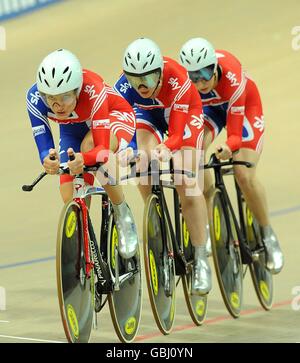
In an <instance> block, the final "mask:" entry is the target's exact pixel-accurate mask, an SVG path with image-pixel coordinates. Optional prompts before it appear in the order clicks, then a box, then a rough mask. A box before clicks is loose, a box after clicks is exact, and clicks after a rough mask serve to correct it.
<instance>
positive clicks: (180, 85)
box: [114, 57, 204, 150]
mask: <svg viewBox="0 0 300 363" xmlns="http://www.w3.org/2000/svg"><path fill="white" fill-rule="evenodd" d="M163 59H164V68H163V72H162V85H161V89H160V91H159V93H158V95H157V96H156V97H155V98H143V97H141V96H140V95H139V94H138V92H137V91H136V90H135V89H134V88H133V87H131V85H130V84H129V82H128V80H127V78H126V75H125V74H122V75H121V76H120V78H119V80H118V81H117V82H116V84H115V86H114V88H115V90H116V91H117V92H118V93H119V94H120V95H121V96H123V97H124V98H125V99H126V100H127V101H128V102H129V103H130V104H131V105H132V106H133V107H134V110H135V112H136V115H137V129H139V128H144V129H147V130H148V131H150V132H152V133H153V134H155V132H156V131H155V130H154V129H156V130H158V131H161V130H162V129H166V130H168V139H167V141H166V142H165V144H166V146H167V147H168V148H169V149H170V150H175V149H180V148H181V147H182V146H183V145H189V146H194V147H196V146H199V137H198V136H199V133H200V131H202V130H203V122H204V119H203V115H202V103H201V98H200V97H199V94H198V92H197V89H196V88H195V86H194V85H193V84H192V83H191V81H190V79H189V77H188V74H187V71H186V69H185V68H184V67H182V66H181V65H180V64H179V63H177V62H176V61H175V60H173V59H170V58H168V57H164V58H163ZM186 127H189V134H188V135H189V136H188V137H186V138H185V139H184V131H185V129H186ZM186 135H187V134H186ZM158 141H159V140H158Z"/></svg>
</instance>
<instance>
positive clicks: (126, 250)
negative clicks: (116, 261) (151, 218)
mask: <svg viewBox="0 0 300 363" xmlns="http://www.w3.org/2000/svg"><path fill="white" fill-rule="evenodd" d="M134 132H135V117H134V114H133V113H132V112H131V109H128V110H124V112H122V111H118V112H117V111H116V112H114V111H113V112H111V113H110V151H111V153H110V157H109V160H108V162H107V163H106V164H105V168H106V170H107V171H108V174H109V175H111V176H113V177H114V178H116V179H117V174H118V158H117V157H116V154H117V153H118V152H120V151H122V150H123V149H125V148H126V147H127V146H128V144H129V143H130V141H131V139H132V138H133V135H134ZM93 148H94V141H93V137H92V132H91V131H90V132H89V133H88V134H87V135H86V137H85V138H84V140H83V142H82V144H81V151H83V152H87V151H90V150H91V149H93ZM97 176H98V179H99V181H100V183H101V184H102V186H103V188H104V189H105V191H106V193H107V195H108V197H109V199H110V201H111V202H112V206H113V209H114V219H115V223H116V227H117V230H118V237H119V245H118V248H119V252H120V254H121V256H122V257H124V258H130V257H132V256H133V255H134V254H135V253H136V249H137V246H138V234H137V229H136V225H135V222H134V218H133V215H132V213H131V210H130V208H129V207H128V205H127V203H126V200H125V195H124V193H123V188H122V186H121V185H118V184H117V185H110V184H109V182H108V179H107V178H105V177H104V176H103V175H102V174H101V173H99V174H98V175H97Z"/></svg>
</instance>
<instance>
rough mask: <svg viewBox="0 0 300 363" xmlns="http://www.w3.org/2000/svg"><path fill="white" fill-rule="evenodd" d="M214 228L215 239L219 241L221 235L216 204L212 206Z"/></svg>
mask: <svg viewBox="0 0 300 363" xmlns="http://www.w3.org/2000/svg"><path fill="white" fill-rule="evenodd" d="M214 230H215V237H216V240H217V241H219V240H220V237H221V220H220V212H219V208H218V207H217V206H215V207H214Z"/></svg>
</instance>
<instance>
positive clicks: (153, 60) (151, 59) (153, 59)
mask: <svg viewBox="0 0 300 363" xmlns="http://www.w3.org/2000/svg"><path fill="white" fill-rule="evenodd" d="M154 58H155V54H153V57H152V59H151V61H150V64H152V63H153V61H154Z"/></svg>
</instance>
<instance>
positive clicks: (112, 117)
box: [27, 70, 135, 165]
mask: <svg viewBox="0 0 300 363" xmlns="http://www.w3.org/2000/svg"><path fill="white" fill-rule="evenodd" d="M27 110H28V114H29V118H30V121H31V125H32V131H33V136H34V138H35V142H36V145H37V148H38V151H39V156H40V160H41V162H42V163H43V160H44V158H45V157H46V156H47V155H48V154H49V149H51V148H54V147H55V146H54V140H53V136H52V132H51V128H50V124H49V120H52V121H54V122H56V123H58V124H59V126H60V138H61V140H60V144H63V145H64V149H66V148H67V147H74V145H76V150H75V149H74V150H75V151H76V152H79V151H80V142H81V141H82V139H83V137H84V136H85V134H86V133H87V132H88V131H89V130H91V131H92V135H93V141H94V146H95V147H94V149H92V150H91V151H89V152H83V153H82V155H83V158H84V163H85V165H93V164H95V163H96V162H98V161H102V160H98V159H97V156H98V155H99V154H102V156H103V155H104V154H103V153H101V151H103V150H105V151H109V146H110V131H111V132H112V133H114V134H115V135H116V136H117V138H118V141H119V148H122V147H126V146H127V144H128V143H129V142H130V140H131V139H132V137H133V135H134V132H135V115H134V112H133V109H132V107H131V106H130V105H129V104H128V102H126V101H125V100H124V98H122V97H121V96H120V95H119V94H118V93H117V92H115V91H114V90H113V89H112V88H111V87H109V86H108V85H107V84H106V83H105V82H104V81H103V79H102V78H101V77H100V76H99V75H97V74H96V73H94V72H92V71H89V70H84V71H83V85H82V89H81V92H80V94H79V97H78V100H77V105H76V107H75V109H74V111H73V112H72V113H71V114H70V115H69V117H68V118H67V119H66V120H60V119H57V118H56V116H55V114H54V113H53V112H52V111H51V109H50V108H49V107H48V106H47V104H46V103H45V102H44V100H43V98H42V97H41V95H40V94H39V92H38V90H37V86H36V84H34V85H33V86H32V87H31V88H30V89H29V91H28V93H27ZM60 146H61V145H60ZM60 153H65V156H64V159H65V160H63V161H66V150H61V151H60Z"/></svg>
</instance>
